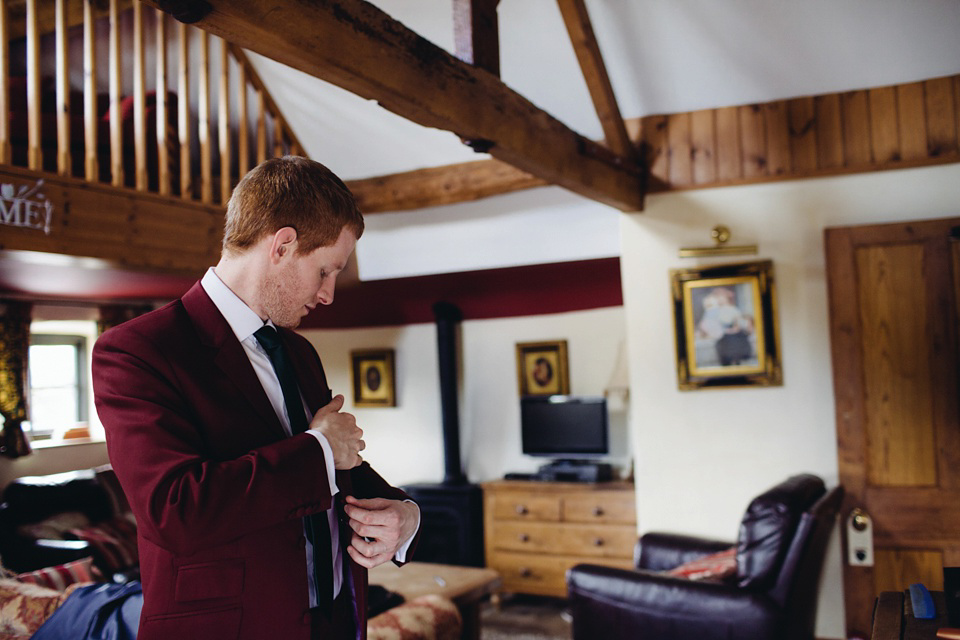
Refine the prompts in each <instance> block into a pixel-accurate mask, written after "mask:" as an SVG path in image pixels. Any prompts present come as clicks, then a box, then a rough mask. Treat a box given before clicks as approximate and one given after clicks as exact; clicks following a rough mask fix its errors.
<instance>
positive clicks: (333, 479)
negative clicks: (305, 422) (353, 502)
mask: <svg viewBox="0 0 960 640" xmlns="http://www.w3.org/2000/svg"><path fill="white" fill-rule="evenodd" d="M306 433H309V434H310V435H312V436H313V437H314V438H316V439H317V442H319V443H320V448H321V449H323V462H324V466H326V468H327V482H329V483H330V495H331V496H335V495H337V494H338V493H340V488H339V487H337V470H336V468H335V467H334V466H333V449H332V448H331V447H330V442H329V441H328V440H327V436H325V435H323V434H322V433H320V432H319V431H315V430H313V429H307V431H306ZM417 526H418V527H419V521H418V525H417Z"/></svg>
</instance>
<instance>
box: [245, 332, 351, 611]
mask: <svg viewBox="0 0 960 640" xmlns="http://www.w3.org/2000/svg"><path fill="white" fill-rule="evenodd" d="M253 335H254V336H255V337H256V339H257V342H259V343H260V346H262V347H263V348H264V350H265V351H266V352H267V355H268V356H269V357H270V363H271V364H272V365H273V370H274V371H275V372H276V374H277V378H278V379H279V380H280V390H281V391H283V403H284V404H285V405H286V406H287V416H288V417H289V418H290V430H291V431H292V432H293V434H294V435H296V434H298V433H303V432H304V431H306V430H307V415H306V413H305V412H304V410H303V401H302V400H301V399H300V389H299V388H298V387H297V376H296V374H295V373H294V371H293V366H291V364H290V359H289V358H288V357H287V352H286V350H285V349H284V348H283V343H282V342H280V335H279V334H278V333H277V330H276V329H274V328H273V327H271V326H270V325H264V326H262V327H260V328H259V329H257V330H256V332H255V333H254V334H253ZM304 527H305V530H306V534H307V537H308V538H309V539H310V542H311V543H312V544H313V578H314V581H315V582H316V584H317V606H318V607H320V609H321V610H322V611H324V612H325V613H327V614H328V615H329V614H330V611H331V607H332V605H333V565H332V562H331V553H332V543H331V541H330V525H329V522H328V521H327V514H326V512H321V513H315V514H313V515H309V516H307V517H306V518H304Z"/></svg>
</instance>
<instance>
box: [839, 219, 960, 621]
mask: <svg viewBox="0 0 960 640" xmlns="http://www.w3.org/2000/svg"><path fill="white" fill-rule="evenodd" d="M825 239H826V253H827V278H828V284H829V299H830V339H831V348H832V357H833V382H834V393H835V400H836V415H837V443H838V444H837V446H838V454H839V456H838V457H839V472H840V482H841V483H842V484H843V485H844V487H845V488H846V491H847V497H846V500H845V505H844V510H843V511H842V513H841V518H840V524H841V526H842V527H843V528H844V529H846V522H847V519H848V517H849V514H850V512H851V510H853V509H854V508H858V507H859V508H861V509H863V510H864V511H865V512H866V513H867V515H868V516H870V518H871V519H872V524H873V530H874V536H873V544H874V560H875V562H874V564H873V566H869V567H863V566H851V565H850V563H849V562H848V560H847V545H846V535H845V534H846V532H844V551H843V556H844V573H843V575H844V593H845V605H846V619H847V633H848V637H862V638H867V637H869V629H870V622H871V616H872V612H873V604H874V600H875V598H876V596H877V595H878V594H879V593H880V592H881V591H890V590H894V591H896V590H901V589H905V588H906V587H908V586H909V585H910V584H911V583H914V582H922V583H924V584H926V585H927V586H928V587H929V588H930V589H931V590H933V589H942V588H943V572H942V568H943V567H944V566H960V419H958V390H960V387H958V378H960V376H958V355H957V350H958V323H957V317H958V312H960V310H958V306H957V305H958V302H960V295H958V282H960V218H952V219H944V220H931V221H922V222H919V221H918V222H909V223H903V224H887V225H878V226H863V227H846V228H836V229H827V231H826V234H825Z"/></svg>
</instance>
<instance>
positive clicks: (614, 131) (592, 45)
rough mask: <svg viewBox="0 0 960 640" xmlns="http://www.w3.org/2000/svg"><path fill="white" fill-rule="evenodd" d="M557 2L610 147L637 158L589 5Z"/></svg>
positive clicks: (575, 1)
mask: <svg viewBox="0 0 960 640" xmlns="http://www.w3.org/2000/svg"><path fill="white" fill-rule="evenodd" d="M557 4H558V5H559V6H560V13H561V14H562V15H563V22H564V23H565V24H566V25H567V33H569V34H570V42H571V43H572V44H573V50H574V52H575V53H576V54H577V60H578V61H579V62H580V69H581V70H582V71H583V79H584V80H586V82H587V88H588V89H589V91H590V97H591V98H592V99H593V106H594V108H595V109H596V111H597V117H599V118H600V126H601V127H603V135H604V137H605V138H606V141H607V146H608V147H610V149H612V150H613V151H614V152H615V153H616V154H618V155H620V156H623V157H624V158H628V159H630V160H635V159H636V157H637V153H636V149H635V147H634V146H633V144H632V143H631V142H630V137H629V136H628V135H627V128H626V126H625V124H624V122H623V116H621V115H620V108H619V107H618V106H617V98H616V96H615V95H614V93H613V85H611V84H610V77H609V76H608V75H607V68H606V65H605V64H604V63H603V55H602V54H601V53H600V46H599V45H598V44H597V38H596V36H595V35H594V33H593V26H592V24H591V22H590V14H588V13H587V7H586V5H585V4H584V1H583V0H557Z"/></svg>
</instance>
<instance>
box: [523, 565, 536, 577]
mask: <svg viewBox="0 0 960 640" xmlns="http://www.w3.org/2000/svg"><path fill="white" fill-rule="evenodd" d="M532 575H533V571H531V570H530V569H528V568H527V567H520V577H521V578H529V577H530V576H532Z"/></svg>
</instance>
